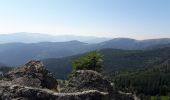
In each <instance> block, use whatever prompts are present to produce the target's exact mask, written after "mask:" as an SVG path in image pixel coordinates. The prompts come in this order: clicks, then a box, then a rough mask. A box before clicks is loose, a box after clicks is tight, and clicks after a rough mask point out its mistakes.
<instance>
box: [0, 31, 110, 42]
mask: <svg viewBox="0 0 170 100" xmlns="http://www.w3.org/2000/svg"><path fill="white" fill-rule="evenodd" d="M72 40H77V41H81V42H85V43H99V42H103V41H106V40H109V38H100V37H93V36H74V35H60V36H53V35H48V34H41V33H27V32H20V33H12V34H1V35H0V43H14V42H19V43H38V42H66V41H72Z"/></svg>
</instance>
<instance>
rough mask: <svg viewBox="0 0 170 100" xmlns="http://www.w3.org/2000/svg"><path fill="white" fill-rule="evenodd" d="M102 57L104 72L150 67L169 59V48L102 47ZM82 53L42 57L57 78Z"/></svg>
mask: <svg viewBox="0 0 170 100" xmlns="http://www.w3.org/2000/svg"><path fill="white" fill-rule="evenodd" d="M99 52H100V53H101V54H102V55H103V56H104V57H103V60H104V62H103V69H104V71H105V72H106V73H109V74H110V73H115V72H118V71H120V70H125V69H142V68H148V67H152V66H155V65H158V64H161V63H162V62H164V61H166V60H168V59H170V53H169V52H170V48H169V47H167V48H160V49H156V50H147V51H143V50H115V49H103V50H100V51H99ZM83 55H85V54H82V55H76V56H71V57H65V58H60V59H55V58H53V59H44V60H43V62H44V63H45V64H46V65H47V66H48V69H49V70H50V71H52V72H53V73H55V74H56V77H58V78H62V79H63V78H64V79H65V78H67V76H68V74H69V73H70V72H71V71H72V62H73V61H74V60H75V59H78V58H80V57H81V56H83Z"/></svg>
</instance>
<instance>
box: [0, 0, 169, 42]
mask: <svg viewBox="0 0 170 100" xmlns="http://www.w3.org/2000/svg"><path fill="white" fill-rule="evenodd" d="M14 32H36V33H48V34H54V35H63V34H73V35H92V36H105V37H132V38H136V39H144V38H160V37H170V0H0V33H1V34H3V33H14Z"/></svg>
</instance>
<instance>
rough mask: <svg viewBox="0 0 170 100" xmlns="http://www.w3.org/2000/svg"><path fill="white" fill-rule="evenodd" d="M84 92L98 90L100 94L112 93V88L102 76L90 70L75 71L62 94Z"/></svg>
mask: <svg viewBox="0 0 170 100" xmlns="http://www.w3.org/2000/svg"><path fill="white" fill-rule="evenodd" d="M86 90H98V91H101V92H108V93H112V92H113V88H112V86H111V84H110V82H108V81H107V80H106V79H104V78H103V76H102V75H101V74H99V73H97V72H95V71H92V70H79V71H76V72H75V73H74V75H73V77H71V79H70V80H69V81H68V85H67V86H66V87H65V89H64V90H63V92H68V93H70V92H82V91H86Z"/></svg>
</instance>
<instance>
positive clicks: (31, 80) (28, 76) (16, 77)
mask: <svg viewBox="0 0 170 100" xmlns="http://www.w3.org/2000/svg"><path fill="white" fill-rule="evenodd" d="M4 80H6V81H11V83H13V84H19V85H22V86H31V87H37V88H48V89H53V90H55V89H56V88H57V80H56V79H55V78H54V77H53V75H52V74H51V73H50V72H48V70H47V69H46V68H45V66H44V64H43V63H42V62H40V61H30V62H28V63H27V64H25V65H24V66H22V67H18V68H16V69H14V70H12V71H10V72H8V73H7V74H5V75H4Z"/></svg>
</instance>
